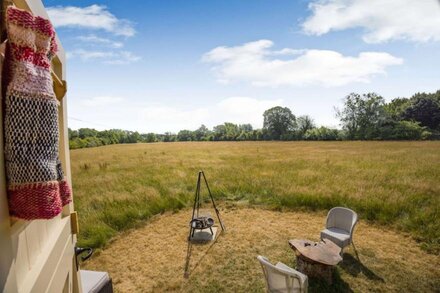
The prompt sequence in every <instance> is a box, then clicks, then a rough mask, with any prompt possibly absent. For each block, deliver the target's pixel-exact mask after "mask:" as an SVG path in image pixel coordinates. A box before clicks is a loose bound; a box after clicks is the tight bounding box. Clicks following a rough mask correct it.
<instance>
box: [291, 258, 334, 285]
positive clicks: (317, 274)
mask: <svg viewBox="0 0 440 293" xmlns="http://www.w3.org/2000/svg"><path fill="white" fill-rule="evenodd" d="M296 269H297V270H298V271H300V272H301V273H303V274H305V275H306V276H307V277H310V278H319V279H323V280H324V281H326V282H327V283H328V284H330V285H331V284H332V283H333V277H332V276H333V266H329V265H325V264H321V263H319V262H314V261H311V260H309V259H307V258H305V257H302V256H301V255H297V256H296Z"/></svg>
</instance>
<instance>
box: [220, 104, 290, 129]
mask: <svg viewBox="0 0 440 293" xmlns="http://www.w3.org/2000/svg"><path fill="white" fill-rule="evenodd" d="M283 105H284V101H283V100H282V99H277V100H257V99H253V98H249V97H231V98H227V99H224V100H222V101H221V102H220V103H218V104H217V105H216V107H215V108H216V109H215V111H213V112H216V113H220V114H221V116H220V117H219V118H220V119H219V120H222V119H223V120H224V119H225V118H227V119H228V120H224V121H222V122H225V121H227V122H233V123H236V124H245V123H250V124H252V125H253V126H255V127H257V126H258V127H261V126H262V121H263V118H262V117H263V113H264V111H266V110H267V109H269V108H272V107H275V106H283ZM223 117H225V118H223ZM219 123H221V122H219Z"/></svg>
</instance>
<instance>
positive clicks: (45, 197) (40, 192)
mask: <svg viewBox="0 0 440 293" xmlns="http://www.w3.org/2000/svg"><path fill="white" fill-rule="evenodd" d="M8 200H9V213H10V215H11V216H13V217H16V218H20V219H23V220H35V219H52V218H53V217H55V216H57V215H58V214H59V213H61V211H62V209H63V206H65V205H66V204H69V203H70V202H71V201H72V192H71V189H70V187H69V185H68V183H67V181H66V180H62V181H51V182H41V183H29V184H22V185H12V186H9V187H8Z"/></svg>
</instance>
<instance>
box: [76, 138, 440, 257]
mask: <svg viewBox="0 0 440 293" xmlns="http://www.w3.org/2000/svg"><path fill="white" fill-rule="evenodd" d="M71 160H72V172H73V187H74V199H75V206H76V209H77V210H78V211H79V215H80V225H81V226H80V230H81V233H80V237H79V243H80V245H87V246H92V247H102V246H104V245H105V244H106V243H107V242H108V241H109V240H110V239H111V238H112V237H113V236H114V235H115V234H116V233H118V232H119V231H121V230H125V229H127V228H132V227H135V226H136V225H138V224H139V223H141V222H142V221H143V220H146V219H148V218H149V217H151V216H152V215H155V214H158V213H161V212H163V211H166V210H178V209H180V208H182V207H185V206H188V205H191V202H192V199H193V196H194V194H193V192H194V190H195V183H196V176H197V171H198V170H200V169H203V170H204V171H205V173H206V175H207V177H208V180H209V181H210V184H211V187H212V191H213V194H214V196H215V197H216V198H217V199H219V200H233V201H243V202H247V203H249V204H255V205H267V206H268V207H270V208H275V209H306V210H311V211H313V210H327V209H329V208H331V207H333V206H336V205H341V206H347V207H350V208H352V209H354V210H356V211H357V212H358V213H359V215H360V217H361V218H362V219H364V220H368V221H372V222H376V223H380V224H385V225H390V226H393V227H396V228H398V229H401V230H403V231H406V232H409V233H411V234H412V235H413V236H414V237H415V238H416V239H417V240H418V241H420V242H421V244H422V246H423V247H424V248H425V249H426V250H428V251H430V252H439V251H440V213H439V210H440V184H439V182H440V142H206V143H204V142H197V143H156V144H135V145H113V146H106V147H99V148H92V149H80V150H73V151H72V152H71Z"/></svg>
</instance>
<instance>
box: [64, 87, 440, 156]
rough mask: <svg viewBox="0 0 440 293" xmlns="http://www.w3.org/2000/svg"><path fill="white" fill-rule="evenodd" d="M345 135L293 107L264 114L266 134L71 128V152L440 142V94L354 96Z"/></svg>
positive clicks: (230, 129) (227, 129)
mask: <svg viewBox="0 0 440 293" xmlns="http://www.w3.org/2000/svg"><path fill="white" fill-rule="evenodd" d="M335 110H336V116H337V117H338V118H339V120H340V123H341V126H342V129H336V128H328V127H325V126H321V127H317V126H316V124H315V123H314V121H313V119H312V118H311V117H310V116H308V115H304V116H299V117H296V116H295V115H294V114H293V113H292V111H291V110H290V109H289V108H287V107H280V106H277V107H273V108H270V109H268V110H266V111H265V112H264V114H263V128H262V129H254V128H253V127H252V125H251V124H234V123H230V122H225V123H223V124H221V125H217V126H214V127H213V128H212V130H211V129H208V128H207V127H206V126H205V125H202V126H200V127H199V128H198V129H196V130H180V131H179V132H178V133H171V132H166V133H163V134H156V133H139V132H136V131H127V130H120V129H111V130H104V131H97V130H95V129H91V128H80V129H78V130H72V129H70V128H69V142H70V148H71V149H77V148H85V147H95V146H102V145H109V144H119V143H138V142H145V143H149V142H173V141H245V140H255V141H257V140H286V141H287V140H426V139H439V138H440V90H438V91H437V92H435V93H417V94H415V95H413V96H412V97H410V98H396V99H393V100H392V101H391V102H389V103H386V102H385V99H384V98H383V97H381V96H380V95H378V94H376V93H367V94H362V95H361V94H356V93H351V94H349V95H348V96H346V97H345V98H344V103H343V107H342V108H339V109H338V108H337V109H335Z"/></svg>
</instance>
